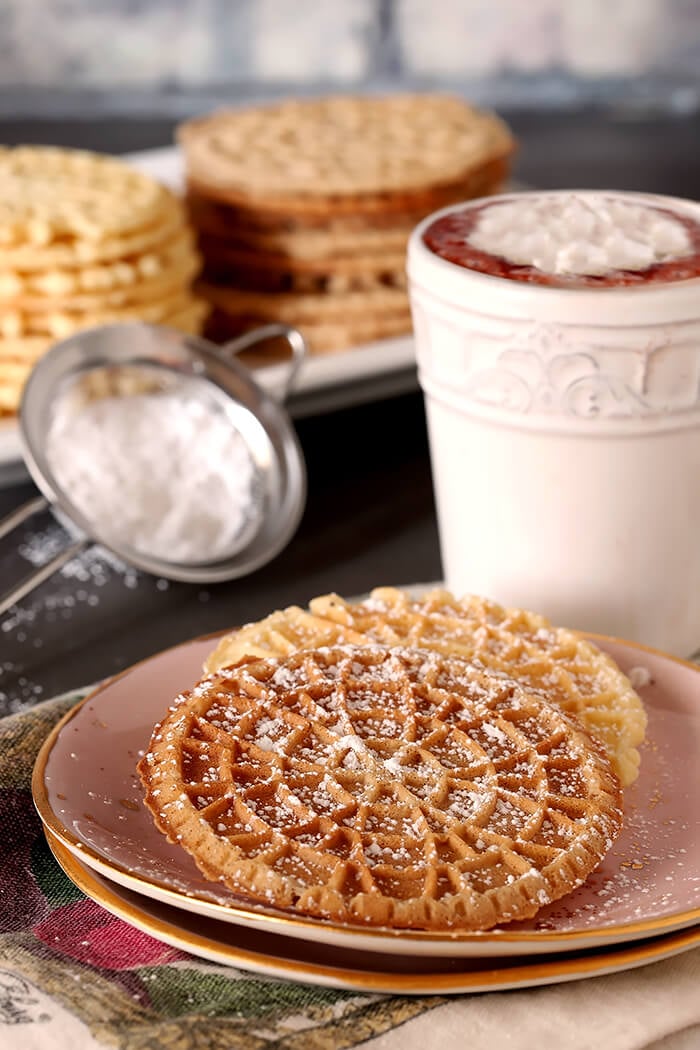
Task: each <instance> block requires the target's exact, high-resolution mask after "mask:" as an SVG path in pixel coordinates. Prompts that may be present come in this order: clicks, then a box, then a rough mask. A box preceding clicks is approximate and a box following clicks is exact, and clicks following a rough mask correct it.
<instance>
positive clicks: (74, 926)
mask: <svg viewBox="0 0 700 1050" xmlns="http://www.w3.org/2000/svg"><path fill="white" fill-rule="evenodd" d="M80 698H81V694H79V693H76V694H73V695H71V696H69V697H64V698H59V699H57V700H51V701H47V702H46V703H43V704H40V705H38V706H37V707H35V708H33V709H31V710H30V711H28V712H26V713H23V714H20V715H13V716H11V717H9V718H6V719H3V720H0V843H1V845H0V850H1V852H0V861H1V865H0V1047H3V1048H4V1047H7V1048H8V1050H10V1048H11V1050H44V1048H46V1050H97V1048H108V1047H109V1048H114V1047H117V1048H123V1050H148V1048H153V1050H156V1048H159V1050H161V1048H164V1050H267V1048H269V1050H336V1048H344V1047H357V1046H362V1047H366V1048H372V1050H398V1048H400V1050H412V1048H421V1050H422V1048H424V1047H433V1046H439V1047H440V1050H452V1048H462V1047H464V1046H469V1048H470V1050H499V1048H500V1047H508V1048H509V1050H526V1048H527V1050H531V1047H532V1046H533V1045H537V1046H544V1047H547V1046H557V1047H559V1048H562V1050H588V1048H593V1047H595V1048H596V1050H599V1048H600V1047H605V1048H606V1050H641V1048H645V1050H649V1048H652V1047H653V1048H654V1050H661V1048H663V1050H698V1047H700V995H698V985H699V979H700V949H695V950H692V951H689V952H686V953H684V954H683V955H679V956H676V957H675V958H672V959H669V960H666V961H664V962H659V963H654V964H652V965H650V966H646V967H644V968H642V969H639V970H634V971H627V972H625V973H619V974H615V975H611V976H608V977H598V978H592V979H589V980H582V981H576V982H573V983H571V984H562V985H552V986H549V987H543V988H533V989H525V990H523V991H516V992H513V991H511V992H499V993H490V994H484V995H472V996H468V995H462V996H454V997H441V996H437V995H436V996H423V997H416V998H414V997H409V996H405V997H404V996H382V995H369V994H357V993H355V992H348V991H341V990H334V989H328V988H320V987H314V986H311V985H304V984H297V983H292V982H289V981H281V980H273V979H268V978H265V977H261V976H256V975H254V974H250V973H245V972H243V971H240V970H236V969H233V968H227V967H223V966H219V965H216V964H213V963H208V962H204V961H202V960H200V959H196V958H194V957H192V956H189V955H187V954H185V953H184V952H181V951H179V950H177V949H174V948H171V947H168V946H166V945H165V944H162V943H160V942H159V941H157V940H155V939H154V938H153V937H150V936H148V935H147V934H145V933H142V932H140V931H138V930H136V929H135V928H133V927H131V926H129V925H128V924H127V923H125V922H124V921H122V920H121V919H117V918H115V917H113V916H112V915H110V914H109V913H108V912H106V911H105V910H104V909H103V908H102V907H101V906H100V905H98V904H96V903H94V902H93V901H92V900H90V899H88V898H87V897H85V896H84V895H83V894H82V893H81V892H80V891H79V890H78V889H77V888H76V887H75V886H74V885H73V883H72V882H71V881H70V880H69V879H68V878H67V876H66V875H65V874H64V873H63V872H62V870H61V868H60V867H59V866H58V864H57V863H56V862H55V861H54V859H53V857H52V855H51V852H50V851H49V848H48V846H47V844H46V841H45V839H44V836H43V833H42V830H41V824H40V821H39V818H38V816H37V815H36V813H35V810H34V807H33V804H32V798H31V791H30V780H31V772H32V767H33V764H34V759H35V757H36V754H37V752H38V749H39V747H40V746H41V743H42V741H43V740H44V739H45V737H46V735H47V733H48V732H49V730H50V729H51V727H52V726H53V725H54V724H55V723H56V721H57V720H58V719H59V718H60V717H61V715H62V714H63V713H64V712H65V711H66V710H68V708H69V707H70V706H71V705H72V704H74V703H76V702H77V700H79V699H80Z"/></svg>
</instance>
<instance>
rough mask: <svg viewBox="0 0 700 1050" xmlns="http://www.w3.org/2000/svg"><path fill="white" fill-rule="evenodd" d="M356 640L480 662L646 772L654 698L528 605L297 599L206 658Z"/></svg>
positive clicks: (449, 599) (624, 764) (432, 596)
mask: <svg viewBox="0 0 700 1050" xmlns="http://www.w3.org/2000/svg"><path fill="white" fill-rule="evenodd" d="M345 642H348V643H352V644H365V645H367V644H370V645H371V644H377V643H380V644H384V645H392V646H393V645H410V646H419V647H421V648H424V649H434V650H436V651H438V652H441V653H444V654H446V655H453V656H459V657H462V658H464V659H467V660H474V659H477V660H479V661H480V662H481V663H482V664H483V666H484V667H485V668H487V669H490V670H492V671H494V672H496V673H498V674H508V675H510V676H512V677H513V678H515V679H517V680H518V681H520V682H522V683H523V684H524V685H525V686H526V687H527V688H528V689H529V690H532V691H534V692H535V693H536V694H537V695H539V696H542V697H544V698H546V699H547V700H549V701H551V702H553V703H555V704H557V705H558V706H559V707H561V708H562V710H564V711H567V712H570V713H573V714H575V715H576V717H577V718H578V719H579V720H580V721H581V723H582V725H583V726H584V727H585V728H586V729H587V731H588V732H589V733H590V734H591V736H593V737H594V738H595V739H596V740H598V741H600V743H601V744H602V746H603V747H604V748H605V750H606V751H607V753H608V755H609V756H610V759H611V761H612V764H613V768H614V770H615V772H616V773H617V775H618V776H619V777H620V780H621V782H622V783H623V785H628V784H630V783H632V782H633V781H634V780H635V779H636V778H637V775H638V771H639V762H640V756H639V745H640V744H641V743H642V741H643V740H644V734H645V729H646V714H645V711H644V705H643V704H642V701H641V699H640V698H639V696H638V695H637V693H636V692H635V691H634V689H633V688H632V686H631V684H630V682H629V680H628V678H627V677H626V676H625V675H624V674H623V673H622V672H621V671H620V669H619V668H618V667H617V665H616V664H615V663H614V662H613V660H611V659H610V657H609V656H607V655H606V654H605V653H603V652H601V650H600V649H598V647H597V646H595V645H593V644H592V643H591V642H589V641H587V640H586V639H585V638H583V637H582V636H581V635H580V634H577V633H576V632H573V631H569V630H566V629H565V628H561V627H556V626H553V625H552V624H551V623H550V622H549V621H548V620H547V619H546V618H545V617H543V616H540V615H539V614H537V613H533V612H529V611H527V610H524V609H507V608H504V607H503V606H501V605H498V604H497V603H496V602H493V601H489V600H487V599H485V598H480V597H476V596H469V595H468V596H465V597H462V598H457V597H456V596H455V595H453V594H451V593H450V592H449V591H447V590H444V589H443V588H434V589H431V590H428V591H426V592H425V593H424V594H422V595H418V596H413V595H411V594H410V593H409V592H407V591H402V590H399V589H397V588H392V587H380V588H376V589H375V590H373V591H372V593H371V594H370V595H369V597H368V598H367V599H366V600H365V601H359V602H349V601H346V600H345V599H343V598H341V597H340V596H339V595H336V594H328V595H322V596H320V597H318V598H315V599H313V600H312V601H311V602H310V604H309V608H308V609H301V608H299V607H298V606H291V607H290V608H288V609H284V610H279V611H276V612H273V613H272V614H271V615H270V616H268V617H266V618H265V619H263V620H261V621H259V622H256V623H251V624H248V625H246V626H244V627H243V628H241V629H240V630H237V631H234V632H232V633H231V634H228V635H226V636H224V637H223V638H222V639H221V641H220V642H219V644H218V645H217V646H216V647H215V648H214V649H213V651H212V653H211V655H210V656H209V658H208V660H207V661H206V665H205V670H207V671H209V672H211V671H215V670H217V669H219V668H222V667H225V666H226V665H227V664H229V663H235V662H236V661H237V660H240V659H241V658H242V657H244V656H246V655H252V656H280V655H287V654H289V653H291V652H293V651H294V650H295V649H298V648H313V647H315V646H318V645H337V644H343V643H345Z"/></svg>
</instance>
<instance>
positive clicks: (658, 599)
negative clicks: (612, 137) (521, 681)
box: [408, 193, 700, 656]
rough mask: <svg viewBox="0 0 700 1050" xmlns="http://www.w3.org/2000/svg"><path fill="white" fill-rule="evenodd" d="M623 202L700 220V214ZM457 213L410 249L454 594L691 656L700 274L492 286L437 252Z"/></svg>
mask: <svg viewBox="0 0 700 1050" xmlns="http://www.w3.org/2000/svg"><path fill="white" fill-rule="evenodd" d="M508 196H509V197H512V198H515V196H516V195H508ZM582 196H584V197H585V196H586V194H585V193H584V194H583V195H582ZM592 196H596V194H592ZM598 196H599V195H598ZM612 196H622V197H624V198H625V199H634V200H636V201H638V202H640V203H643V202H647V203H648V204H650V205H652V206H655V207H662V208H670V209H671V210H673V211H677V212H678V213H680V214H684V215H687V216H689V217H691V218H693V219H695V220H696V221H700V204H697V203H693V202H688V201H680V200H677V199H675V198H664V197H657V196H652V195H642V194H634V195H632V194H613V195H612ZM499 199H504V198H499ZM469 206H473V205H472V204H471V202H470V203H469V204H466V205H458V206H456V207H457V208H460V207H461V208H464V207H469ZM454 210H455V209H454V208H450V209H444V210H443V211H442V212H439V213H435V214H434V215H432V216H430V217H428V218H427V219H426V220H425V221H424V222H422V223H421V224H420V225H419V226H418V227H417V228H416V229H415V230H414V232H413V234H412V236H411V240H410V244H409V250H408V275H409V289H410V297H411V307H412V312H413V320H414V330H415V341H416V353H417V359H418V368H419V378H420V382H421V386H422V389H423V391H424V395H425V403H426V411H427V418H428V427H429V436H430V450H431V463H432V470H433V476H434V486H435V494H436V502H437V512H438V523H439V530H440V543H441V551H442V557H443V567H444V574H445V579H446V582H447V584H448V586H449V587H450V588H451V589H453V590H454V591H456V592H457V593H460V594H464V593H477V594H483V595H486V596H489V597H491V598H494V599H496V600H497V601H501V602H503V603H505V604H508V605H517V606H522V607H526V608H532V609H535V610H537V611H540V612H542V613H544V614H546V615H548V616H550V617H551V618H552V619H553V620H554V621H556V622H557V623H559V624H565V625H567V626H570V627H575V628H581V629H584V630H587V631H595V632H601V633H604V634H612V635H617V636H619V637H624V638H629V639H633V640H637V641H641V642H644V643H646V644H649V645H651V646H655V647H657V648H661V649H664V650H666V651H668V652H671V653H674V654H677V655H681V656H688V655H690V653H692V652H693V651H694V650H696V649H698V647H699V646H700V278H698V279H690V280H682V281H676V282H671V283H658V284H648V285H642V286H635V287H608V288H594V287H555V286H546V285H541V284H529V283H523V282H518V281H514V280H509V279H505V278H503V277H494V276H491V275H488V274H485V273H480V272H476V271H473V270H470V269H467V268H465V267H464V266H461V265H457V264H456V263H453V262H448V261H446V260H445V259H444V258H440V257H439V256H438V255H436V254H434V253H433V252H432V251H431V250H430V249H429V248H428V247H427V246H426V244H425V242H424V240H423V236H424V233H425V231H426V229H427V228H428V227H429V226H430V225H431V224H432V223H433V222H434V220H435V219H436V217H438V216H441V215H443V214H446V213H448V212H450V211H454Z"/></svg>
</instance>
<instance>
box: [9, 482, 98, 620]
mask: <svg viewBox="0 0 700 1050" xmlns="http://www.w3.org/2000/svg"><path fill="white" fill-rule="evenodd" d="M48 505H49V501H48V500H47V499H45V498H44V496H35V497H34V498H33V499H30V500H27V502H26V503H23V504H22V506H21V507H18V508H17V510H13V511H12V513H10V514H8V515H7V517H6V518H3V519H2V521H0V538H2V537H3V536H6V535H7V534H8V532H12V530H13V529H15V528H17V526H18V525H21V524H22V522H23V521H26V519H27V518H30V517H31V516H32V514H38V513H39V511H42V510H46V508H47V507H48ZM89 542H90V540H89V539H88V538H87V537H83V538H82V539H79V540H76V541H75V543H71V544H70V545H69V546H68V547H65V548H64V549H63V550H62V551H60V552H59V553H58V554H56V555H55V556H54V557H53V558H51V560H50V561H47V562H46V564H45V565H40V566H39V568H38V569H35V570H34V572H30V573H29V575H28V576H25V577H24V579H23V580H20V582H19V583H17V584H15V586H14V587H12V588H11V589H10V590H9V591H7V593H6V594H5V595H3V597H2V598H0V616H2V615H3V614H4V613H6V612H7V610H8V609H11V608H12V606H13V605H16V604H17V602H21V600H22V598H24V597H25V596H26V595H27V594H29V593H30V592H31V591H33V590H34V588H35V587H38V586H39V584H40V583H43V582H44V580H48V578H49V576H53V574H54V573H55V572H56V571H57V570H58V569H60V568H61V566H63V565H65V564H66V562H67V561H70V559H71V558H74V557H75V555H76V554H79V553H80V551H81V550H82V549H83V547H85V546H87V544H88V543H89Z"/></svg>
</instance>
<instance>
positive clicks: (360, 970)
mask: <svg viewBox="0 0 700 1050" xmlns="http://www.w3.org/2000/svg"><path fill="white" fill-rule="evenodd" d="M47 838H48V841H49V846H50V847H51V849H52V851H53V854H54V856H55V858H56V860H57V861H58V863H59V864H60V865H61V867H62V868H63V870H64V871H65V873H66V874H67V875H68V877H69V878H70V879H72V881H73V882H74V883H75V884H76V885H77V886H78V887H79V888H80V889H81V890H82V891H83V892H84V893H86V894H87V895H88V896H89V897H91V898H92V899H93V900H95V901H97V903H98V904H101V905H102V907H104V908H106V909H107V911H109V912H111V914H112V915H116V916H118V917H119V918H120V919H124V920H125V921H126V922H128V923H129V924H130V925H131V926H135V927H136V928H137V929H139V930H142V931H143V932H145V933H148V934H150V935H151V936H153V937H156V938H157V939H158V940H160V941H163V942H165V943H166V944H169V945H171V946H172V947H174V948H180V949H181V950H182V951H186V952H189V953H190V954H191V955H196V956H198V957H199V958H203V959H208V960H209V961H210V962H214V963H218V964H219V965H224V966H235V967H238V968H239V969H242V970H249V971H252V972H254V973H261V974H265V975H266V976H268V977H276V978H279V977H282V978H286V979H288V980H294V981H303V982H304V983H305V984H317V985H325V986H327V987H332V988H344V989H351V990H353V991H356V992H383V993H394V994H397V995H451V994H457V993H460V994H464V993H470V992H471V993H477V992H496V991H505V990H508V989H515V988H527V987H533V986H536V985H545V984H560V983H562V982H564V981H577V980H581V979H583V978H585V977H601V976H603V975H605V974H612V973H617V972H619V971H621V970H631V969H635V968H637V967H639V966H645V965H647V963H651V962H659V961H661V960H662V959H668V958H670V957H671V956H673V955H679V954H680V953H681V952H685V951H688V950H689V949H690V948H693V947H695V946H696V945H697V944H700V927H697V926H696V927H695V928H694V929H691V930H678V931H676V932H675V933H670V934H665V935H662V936H660V937H652V938H651V939H645V940H640V941H635V942H634V944H629V945H612V946H609V947H600V948H597V949H593V950H591V951H573V952H559V953H557V954H554V955H538V956H536V957H524V958H518V957H515V956H510V957H508V958H499V957H493V956H491V957H488V958H481V959H479V958H471V959H455V958H452V959H449V958H448V959H445V958H439V957H437V958H432V957H427V956H418V957H415V956H408V955H391V954H384V953H376V952H373V953H371V954H368V953H367V952H364V951H358V950H356V949H353V948H338V947H335V946H333V945H329V944H317V943H314V942H313V941H312V940H309V939H306V938H297V937H289V936H286V937H280V936H278V935H277V934H274V933H269V932H266V931H261V930H253V929H249V928H247V927H245V926H240V925H239V926H233V925H231V923H226V922H221V921H220V920H218V919H214V918H211V917H209V916H206V915H205V916H202V915H195V914H193V913H192V912H183V911H181V910H180V909H178V908H174V907H172V905H170V904H164V903H163V902H162V901H159V900H154V899H152V898H149V897H146V896H144V895H143V894H140V893H134V892H133V891H131V890H129V889H127V888H126V887H125V886H120V885H119V884H118V883H116V882H113V881H111V880H110V879H107V878H105V876H104V875H101V874H99V873H98V872H97V871H94V870H93V869H91V868H89V867H88V866H87V865H85V864H82V863H81V862H80V861H79V860H78V859H77V858H76V857H75V856H74V854H73V853H71V851H70V850H68V849H66V847H65V846H64V845H63V843H62V842H60V841H59V840H58V839H57V838H55V836H54V835H52V833H51V832H50V831H47Z"/></svg>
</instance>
